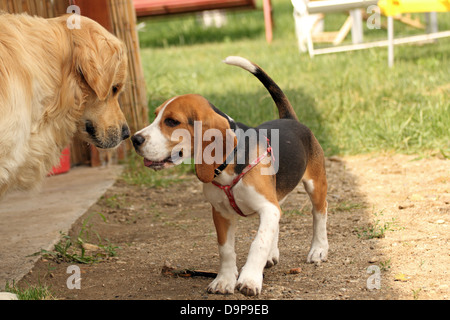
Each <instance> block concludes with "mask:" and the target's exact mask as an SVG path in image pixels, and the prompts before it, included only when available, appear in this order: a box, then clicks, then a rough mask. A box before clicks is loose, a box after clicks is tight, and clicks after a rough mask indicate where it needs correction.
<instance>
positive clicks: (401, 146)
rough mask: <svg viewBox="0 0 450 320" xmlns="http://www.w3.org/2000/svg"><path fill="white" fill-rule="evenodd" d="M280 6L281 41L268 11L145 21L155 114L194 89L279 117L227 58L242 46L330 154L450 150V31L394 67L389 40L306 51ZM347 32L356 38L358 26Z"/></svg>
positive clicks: (401, 49)
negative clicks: (268, 26) (205, 19)
mask: <svg viewBox="0 0 450 320" xmlns="http://www.w3.org/2000/svg"><path fill="white" fill-rule="evenodd" d="M259 5H260V2H259ZM273 7H274V8H273V13H274V24H275V29H274V41H273V43H272V44H267V43H266V41H265V35H264V21H263V13H262V10H251V11H237V12H233V13H229V14H228V25H227V26H225V27H223V28H221V29H216V28H204V27H203V26H202V25H201V24H200V23H198V21H197V19H196V16H195V15H184V16H177V17H172V18H157V19H147V20H145V23H146V26H145V28H144V30H143V31H141V32H139V36H140V41H141V56H142V62H143V68H144V73H145V78H146V84H147V94H148V98H149V110H150V119H149V120H150V121H151V120H152V119H153V111H154V109H156V107H157V106H159V105H160V104H161V103H162V102H164V101H165V100H167V99H169V98H171V97H173V96H175V95H180V94H187V93H198V94H201V95H203V96H205V97H206V98H208V99H209V100H210V101H211V102H212V103H213V104H214V105H216V106H217V107H218V108H219V109H221V110H222V111H224V112H226V113H227V114H229V115H230V116H231V117H233V118H234V119H237V120H239V121H241V122H244V123H247V124H248V125H258V124H260V123H261V122H263V121H267V120H271V119H274V118H276V117H277V111H276V108H275V106H274V104H273V102H272V99H271V98H270V96H269V94H268V93H267V91H266V90H265V88H264V87H263V86H262V85H261V84H260V83H259V81H258V80H257V79H256V78H254V77H253V76H252V75H250V74H249V73H247V72H245V71H243V70H241V69H238V68H236V67H232V66H228V65H225V64H223V63H222V62H221V61H222V60H223V59H224V58H225V57H227V56H228V55H240V56H243V57H246V58H248V59H250V60H252V61H254V62H256V63H257V64H259V65H260V66H261V67H263V68H264V69H265V70H266V71H267V72H268V73H269V75H271V77H272V78H273V79H274V80H275V81H276V82H277V83H278V84H279V85H280V87H281V88H282V89H283V90H284V92H285V93H286V95H287V96H288V98H289V99H290V101H291V103H292V104H293V106H294V108H295V110H296V112H297V114H298V116H299V119H300V120H301V121H302V122H303V123H304V124H306V125H307V126H309V127H310V128H311V129H312V130H313V132H314V133H315V135H316V136H317V138H318V139H319V141H320V143H321V144H322V146H323V148H324V150H325V152H326V155H328V156H330V155H336V154H339V155H351V154H361V153H372V152H386V151H387V152H396V153H406V154H420V155H430V154H431V155H437V154H439V155H443V156H444V157H447V156H448V155H450V139H449V136H450V134H449V133H450V132H449V126H448V124H449V123H450V99H449V97H450V64H449V52H450V39H449V38H446V39H441V40H439V41H438V42H436V43H432V44H426V45H403V46H396V47H395V67H394V68H393V69H389V68H387V49H386V48H375V49H369V50H362V51H355V52H346V53H338V54H329V55H323V56H316V57H315V58H314V59H310V58H309V56H308V55H307V54H300V53H299V51H298V47H297V41H296V37H295V31H294V30H295V29H294V19H293V17H292V5H291V2H290V1H289V0H279V1H274V2H273ZM345 18H346V15H344V14H329V15H327V16H326V20H325V26H326V29H327V30H337V29H339V28H340V26H341V23H342V22H343V21H344V20H345ZM438 18H439V29H440V30H449V29H450V19H449V18H450V13H440V14H439V15H438ZM382 22H384V18H383V20H382ZM395 32H396V33H395V34H396V37H399V36H405V35H411V34H418V33H423V30H416V29H414V28H412V27H408V26H405V25H403V24H401V23H398V22H396V23H395ZM364 36H365V39H366V40H367V41H373V40H381V39H386V37H387V32H386V30H383V29H381V30H368V29H367V28H366V30H365V35H364ZM345 41H346V42H349V41H351V40H350V35H349V36H348V37H347V39H346V40H345ZM135 160H136V159H134V160H133V162H135ZM134 165H135V166H136V167H137V168H141V167H143V166H142V164H141V163H139V164H137V165H136V164H134ZM183 167H187V169H182V170H184V171H183V172H182V174H183V173H184V172H185V171H186V170H187V171H189V170H190V169H191V168H189V166H183ZM173 170H174V171H171V172H169V173H168V172H165V173H156V174H155V173H153V172H151V171H150V172H146V173H145V174H144V177H139V176H138V177H132V180H133V179H135V180H137V181H143V182H144V183H146V182H145V181H147V182H149V183H156V184H159V185H164V184H165V183H166V182H165V180H164V178H162V177H163V176H165V175H167V174H169V175H177V174H179V172H177V171H176V170H180V169H173ZM147 171H149V170H147ZM160 174H161V176H159V175H160ZM131 175H139V174H137V173H133V174H131ZM149 176H151V178H149ZM152 179H155V181H151V180H152Z"/></svg>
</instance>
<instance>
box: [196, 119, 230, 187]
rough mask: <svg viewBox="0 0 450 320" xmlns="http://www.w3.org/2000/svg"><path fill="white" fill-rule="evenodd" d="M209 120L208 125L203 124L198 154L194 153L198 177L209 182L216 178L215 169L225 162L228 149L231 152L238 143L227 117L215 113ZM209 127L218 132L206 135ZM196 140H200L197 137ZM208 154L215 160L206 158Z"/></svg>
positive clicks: (204, 181)
mask: <svg viewBox="0 0 450 320" xmlns="http://www.w3.org/2000/svg"><path fill="white" fill-rule="evenodd" d="M207 121H208V122H207V123H206V125H205V126H202V141H201V148H196V150H195V151H196V154H195V155H194V161H195V172H196V174H197V177H198V179H199V180H200V181H201V182H203V183H209V182H211V181H213V180H214V170H215V169H217V168H218V167H219V166H220V165H221V164H222V163H224V162H225V159H226V157H227V155H228V154H227V151H228V153H230V150H233V149H234V147H235V146H236V145H237V138H236V136H235V135H234V133H233V132H232V131H231V129H230V126H229V123H228V121H227V120H226V119H225V118H223V117H221V116H219V115H215V116H214V117H212V118H209V120H207ZM205 127H206V129H205ZM208 129H216V130H215V131H214V132H215V133H217V134H216V135H213V136H212V137H206V135H205V132H206V131H207V130H208ZM209 138H211V140H210V139H209ZM196 141H199V140H197V138H196ZM227 144H228V146H227ZM211 151H212V152H211ZM217 153H219V154H217ZM208 156H212V157H213V158H214V161H211V160H212V159H206V158H207V157H208ZM219 159H220V160H219ZM217 160H219V161H217Z"/></svg>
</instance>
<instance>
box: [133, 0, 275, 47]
mask: <svg viewBox="0 0 450 320" xmlns="http://www.w3.org/2000/svg"><path fill="white" fill-rule="evenodd" d="M133 2H134V7H135V9H136V14H137V16H138V17H148V16H163V15H171V14H181V13H189V12H198V11H205V10H216V9H243V8H248V9H255V8H256V4H255V0H133ZM263 4H264V22H265V25H266V39H267V42H269V43H270V42H271V41H272V15H271V11H272V8H271V2H270V0H263Z"/></svg>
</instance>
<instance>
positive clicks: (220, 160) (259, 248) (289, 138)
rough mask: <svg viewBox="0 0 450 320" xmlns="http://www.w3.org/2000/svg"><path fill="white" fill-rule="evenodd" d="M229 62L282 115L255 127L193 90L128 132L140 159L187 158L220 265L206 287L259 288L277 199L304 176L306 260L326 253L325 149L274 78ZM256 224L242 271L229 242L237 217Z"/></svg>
mask: <svg viewBox="0 0 450 320" xmlns="http://www.w3.org/2000/svg"><path fill="white" fill-rule="evenodd" d="M224 62H225V63H227V64H229V65H235V66H238V67H241V68H243V69H245V70H247V71H249V72H250V73H252V74H253V75H254V76H256V77H257V78H258V79H259V80H260V81H261V82H262V84H263V85H264V86H265V87H266V88H267V90H268V91H269V93H270V94H271V96H272V98H273V100H274V102H275V104H276V105H277V107H278V111H279V117H280V119H277V120H272V121H268V122H266V123H263V124H261V125H260V126H258V127H256V128H251V127H248V126H246V125H244V124H242V123H239V122H235V121H234V120H233V119H232V118H231V117H229V116H228V115H226V114H225V113H223V112H222V111H220V110H219V109H217V108H216V107H215V106H213V105H212V104H211V103H210V102H209V101H208V100H207V99H205V98H204V97H202V96H199V95H193V94H188V95H183V96H177V97H174V98H172V99H170V100H168V101H166V102H164V103H163V104H162V105H161V106H160V107H158V108H157V109H156V119H155V120H154V122H153V123H152V124H151V125H150V126H148V127H146V128H144V129H142V130H140V131H139V132H137V133H136V134H135V135H134V136H133V137H132V142H133V145H134V148H135V150H136V152H137V153H138V154H139V155H140V156H142V157H143V158H144V164H145V166H147V167H149V168H152V169H155V170H160V169H165V168H169V167H172V166H175V165H177V164H179V163H181V162H183V161H186V159H191V158H193V159H194V161H195V170H196V174H197V177H198V178H199V179H200V181H202V182H203V183H204V184H203V193H204V195H205V197H206V199H207V200H208V201H209V202H210V203H211V205H212V215H213V220H214V225H215V228H216V231H217V239H218V245H219V255H220V270H219V272H218V275H217V277H216V278H215V280H214V281H212V283H211V284H210V285H209V287H208V292H209V293H220V294H231V293H234V290H235V288H237V289H238V290H239V291H240V292H242V293H243V294H245V295H249V296H252V295H258V294H260V293H261V289H262V283H263V270H264V268H265V267H272V266H273V265H275V264H277V263H278V261H279V250H278V231H279V220H280V217H281V209H280V203H282V201H283V200H284V199H285V198H286V196H287V195H288V194H289V193H290V192H291V191H292V190H293V189H294V188H295V187H296V186H297V184H298V183H299V182H300V181H302V182H303V185H304V187H305V189H306V192H307V193H308V195H309V197H310V200H311V203H312V214H313V237H312V244H311V249H310V251H309V253H308V256H307V262H310V263H312V262H314V263H320V262H321V261H325V260H326V259H327V254H328V240H327V231H326V223H327V201H326V196H327V179H326V173H325V161H324V153H323V150H322V148H321V146H320V145H319V143H318V141H317V139H316V138H315V137H314V135H313V133H312V132H311V130H310V129H308V128H307V127H306V126H304V125H303V124H301V123H300V122H299V121H298V119H297V116H296V114H295V112H294V109H293V108H292V106H291V104H290V102H289V100H288V99H287V97H286V96H285V95H284V93H283V91H282V90H281V89H280V88H279V87H278V86H277V84H276V83H275V82H274V81H273V80H272V79H271V78H270V77H269V76H268V75H267V74H266V73H265V72H264V71H263V70H262V69H261V68H260V67H259V66H257V65H256V64H254V63H252V62H250V61H248V60H246V59H244V58H242V57H234V56H231V57H228V58H226V59H225V61H224ZM251 215H258V216H259V219H260V225H259V229H258V232H257V234H256V237H255V239H254V240H253V242H252V244H251V247H250V251H249V254H248V258H247V261H246V263H245V265H244V266H243V268H242V269H241V271H240V273H238V269H237V266H236V254H235V249H234V244H235V230H236V223H237V221H238V217H239V216H245V217H247V216H251Z"/></svg>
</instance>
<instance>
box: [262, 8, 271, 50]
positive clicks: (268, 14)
mask: <svg viewBox="0 0 450 320" xmlns="http://www.w3.org/2000/svg"><path fill="white" fill-rule="evenodd" d="M263 5H264V23H265V25H266V40H267V42H268V43H271V42H272V39H273V32H272V4H271V2H270V0H263Z"/></svg>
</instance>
